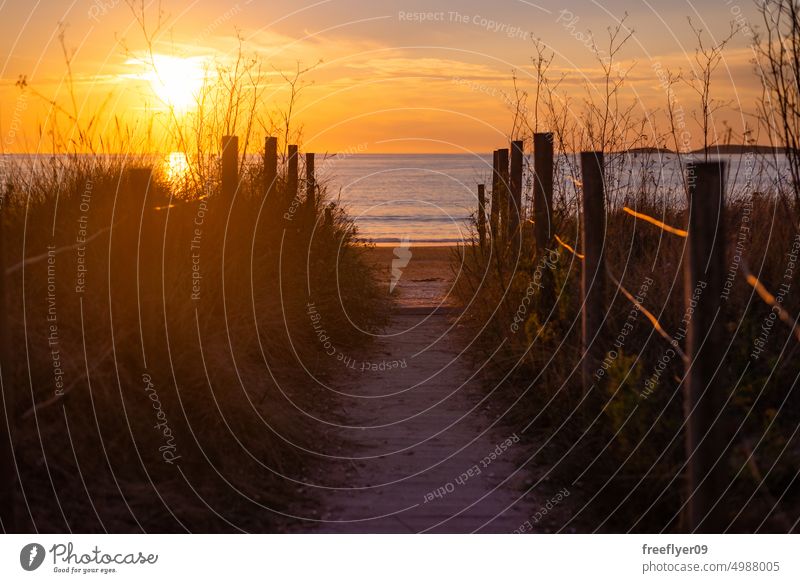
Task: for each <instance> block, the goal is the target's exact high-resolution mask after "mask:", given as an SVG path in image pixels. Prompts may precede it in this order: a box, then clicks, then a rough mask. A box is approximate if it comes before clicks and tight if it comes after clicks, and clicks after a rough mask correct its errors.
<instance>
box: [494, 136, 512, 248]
mask: <svg viewBox="0 0 800 583" xmlns="http://www.w3.org/2000/svg"><path fill="white" fill-rule="evenodd" d="M497 170H498V186H499V189H500V190H499V200H500V232H501V233H505V234H506V235H508V233H509V232H510V231H509V228H508V225H509V215H510V213H509V211H510V208H509V207H510V206H511V200H510V196H511V193H510V191H509V188H508V148H500V149H499V150H497ZM504 240H505V241H508V237H507V236H506V237H504Z"/></svg>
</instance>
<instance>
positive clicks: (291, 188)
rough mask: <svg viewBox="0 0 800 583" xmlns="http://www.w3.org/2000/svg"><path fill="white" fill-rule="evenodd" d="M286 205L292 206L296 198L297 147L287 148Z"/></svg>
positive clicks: (293, 145)
mask: <svg viewBox="0 0 800 583" xmlns="http://www.w3.org/2000/svg"><path fill="white" fill-rule="evenodd" d="M286 171H287V174H288V176H287V177H286V187H287V192H286V198H287V200H286V204H292V203H293V201H294V199H295V198H296V197H297V145H295V144H292V145H290V146H289V160H288V163H287V168H286Z"/></svg>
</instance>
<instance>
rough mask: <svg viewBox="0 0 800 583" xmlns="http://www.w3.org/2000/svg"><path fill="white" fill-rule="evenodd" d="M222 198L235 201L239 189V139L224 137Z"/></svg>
mask: <svg viewBox="0 0 800 583" xmlns="http://www.w3.org/2000/svg"><path fill="white" fill-rule="evenodd" d="M221 174H222V196H223V197H225V200H228V201H231V200H233V197H234V195H235V194H236V189H237V188H238V187H239V138H238V137H237V136H222V172H221Z"/></svg>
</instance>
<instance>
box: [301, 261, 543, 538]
mask: <svg viewBox="0 0 800 583" xmlns="http://www.w3.org/2000/svg"><path fill="white" fill-rule="evenodd" d="M375 257H376V263H377V264H378V265H385V266H386V279H387V282H386V283H387V285H388V276H389V266H390V264H391V257H392V256H391V250H378V251H377V252H376V256H375ZM448 261H449V257H448V254H447V252H446V251H445V250H441V249H440V250H438V251H436V250H433V251H431V250H428V251H419V252H415V253H414V257H413V258H412V260H411V261H410V262H409V265H408V266H407V268H406V269H405V270H404V272H403V275H402V277H401V280H400V282H399V284H398V289H399V292H400V294H399V299H398V301H397V304H396V309H395V312H394V314H393V317H392V319H391V322H390V324H389V326H388V327H387V329H386V330H385V331H384V332H383V333H382V335H381V336H380V337H378V338H377V339H376V340H375V342H373V343H372V345H371V346H370V347H369V350H368V352H367V353H365V354H363V355H359V356H358V357H354V362H353V363H352V365H353V368H348V369H346V370H345V372H344V373H343V374H342V375H341V377H340V378H338V379H337V386H336V388H337V390H339V391H342V392H347V393H349V394H350V395H351V396H349V397H345V398H344V400H345V405H344V417H345V423H346V424H347V425H349V426H350V427H346V428H345V427H342V428H337V429H336V430H335V433H336V438H337V439H343V440H345V442H346V443H348V444H350V446H348V447H347V448H345V449H346V450H349V451H344V452H342V456H343V459H341V460H339V461H337V462H336V464H335V466H336V468H337V469H335V470H333V471H332V473H331V474H329V475H328V478H329V479H328V484H331V483H332V482H334V483H335V486H336V487H340V488H342V489H339V490H323V491H322V495H321V501H322V516H321V518H322V519H323V520H324V521H325V522H322V523H318V525H317V528H316V529H317V530H318V531H321V532H370V533H372V532H400V533H403V532H413V533H417V532H457V533H461V532H473V531H480V532H512V531H514V530H515V529H518V528H520V526H522V525H523V524H525V521H526V520H530V519H531V518H532V517H533V516H534V514H535V513H536V512H537V511H538V510H539V509H540V507H541V505H543V504H544V503H545V502H546V501H547V499H549V497H550V496H551V495H552V494H553V493H554V492H553V493H551V492H549V491H548V488H546V487H545V488H544V489H539V488H537V489H536V490H534V491H533V492H532V493H531V494H529V495H528V496H527V497H526V498H525V499H524V500H522V501H521V502H519V503H516V504H515V500H516V499H517V498H518V497H519V495H520V493H521V492H523V491H524V490H525V489H527V487H528V486H529V485H530V484H532V483H533V481H534V480H535V479H536V477H535V476H533V475H532V474H531V472H530V471H528V470H522V471H519V472H516V474H515V470H517V464H518V463H519V460H521V459H524V457H523V455H522V454H523V453H524V452H522V451H520V449H521V448H523V447H524V445H523V442H522V441H519V440H518V438H517V436H516V435H515V432H514V431H513V429H509V428H508V427H507V426H503V424H502V423H497V424H495V425H494V426H492V425H493V423H494V422H495V421H496V418H497V416H498V414H499V411H495V410H493V409H494V407H493V406H492V404H491V399H487V400H484V401H483V402H482V399H484V397H485V392H484V391H483V390H482V389H481V387H480V382H479V378H480V373H479V372H478V371H476V366H477V365H475V363H473V362H472V359H471V357H469V356H467V355H466V354H462V351H463V350H464V348H465V345H466V343H467V342H468V338H467V337H466V335H465V334H464V333H463V331H462V329H460V328H459V326H458V325H457V314H458V311H457V310H455V309H454V308H452V306H450V304H449V302H448V298H447V292H448V289H449V286H450V281H449V280H450V277H448V270H447V268H446V267H447V262H448ZM437 307H439V309H438V310H435V308H437ZM525 457H527V456H525ZM347 458H351V459H347ZM509 476H513V477H512V478H511V479H508V480H506V482H505V483H504V484H502V485H501V482H503V480H504V479H506V478H508V477H509ZM498 485H500V486H499V487H497V486H498ZM508 507H510V508H508ZM536 530H538V531H541V530H544V528H543V527H541V526H538V525H537V528H536Z"/></svg>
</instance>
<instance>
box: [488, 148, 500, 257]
mask: <svg viewBox="0 0 800 583" xmlns="http://www.w3.org/2000/svg"><path fill="white" fill-rule="evenodd" d="M498 151H499V150H495V151H494V152H492V212H491V216H490V218H489V228H490V230H491V233H492V246H494V245H496V244H497V239H498V234H499V232H500V231H499V229H500V166H499V165H498V162H497V161H498Z"/></svg>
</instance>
